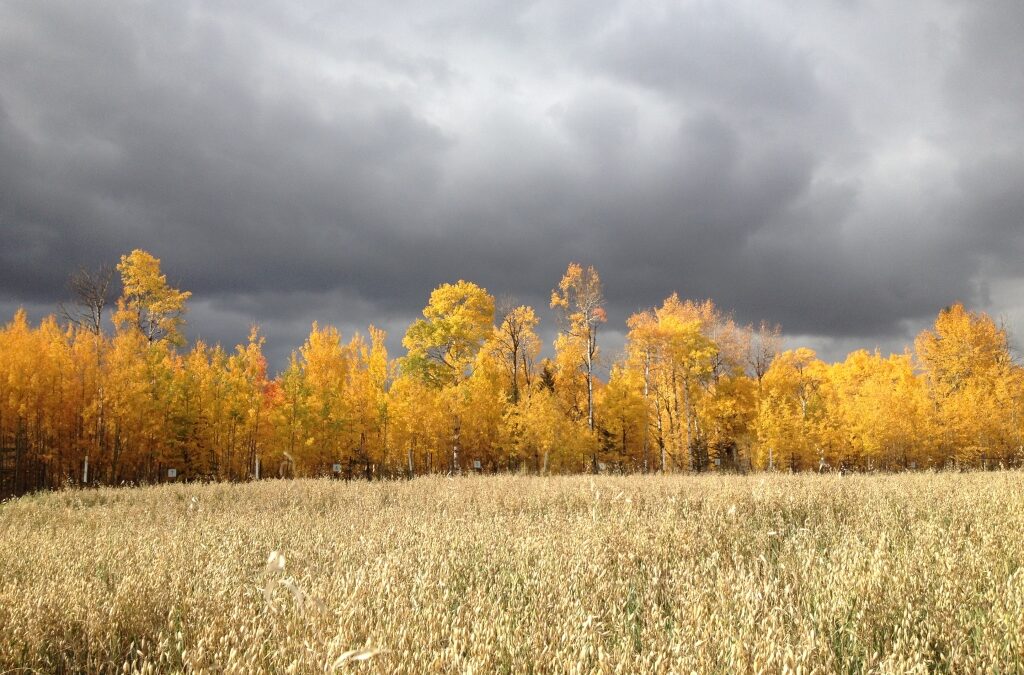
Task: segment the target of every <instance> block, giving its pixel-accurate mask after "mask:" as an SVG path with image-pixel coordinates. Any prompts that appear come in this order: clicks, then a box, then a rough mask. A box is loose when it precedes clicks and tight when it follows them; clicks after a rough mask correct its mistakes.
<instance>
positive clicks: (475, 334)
mask: <svg viewBox="0 0 1024 675" xmlns="http://www.w3.org/2000/svg"><path fill="white" fill-rule="evenodd" d="M493 331H494V297H493V296H491V294H490V293H488V292H487V290H486V289H484V288H481V287H480V286H477V285H476V284H474V283H472V282H469V281H462V280H460V281H458V282H457V283H454V284H443V285H441V286H438V287H437V288H435V289H434V291H433V292H432V293H431V294H430V301H429V302H428V303H427V306H426V307H424V308H423V318H422V319H418V320H416V321H415V322H414V323H413V324H412V325H411V326H409V329H408V331H406V333H405V337H404V338H403V339H402V344H403V345H405V348H406V349H408V350H409V352H408V355H407V356H406V357H405V360H404V362H403V368H404V369H405V370H406V371H407V372H409V373H410V374H414V375H416V376H417V377H419V378H421V379H422V380H423V381H424V382H427V383H429V384H430V385H431V386H433V387H435V388H438V389H441V390H443V391H445V393H446V394H447V397H446V399H447V400H448V403H449V405H450V406H451V419H452V470H453V471H456V472H458V471H461V465H460V463H459V448H460V437H459V436H460V433H461V410H460V409H461V403H462V396H463V394H464V393H465V392H464V391H463V387H462V384H463V383H464V382H465V381H466V379H467V378H468V377H469V376H470V375H471V374H472V366H473V364H474V363H475V361H476V356H477V353H478V352H479V351H480V348H481V347H482V346H483V344H484V341H485V340H486V339H487V338H488V337H489V336H490V335H491V334H492V332H493Z"/></svg>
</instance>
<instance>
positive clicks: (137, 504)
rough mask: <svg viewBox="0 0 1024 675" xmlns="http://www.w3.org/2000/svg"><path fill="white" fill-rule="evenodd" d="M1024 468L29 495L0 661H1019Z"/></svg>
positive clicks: (461, 666) (4, 515)
mask: <svg viewBox="0 0 1024 675" xmlns="http://www.w3.org/2000/svg"><path fill="white" fill-rule="evenodd" d="M1022 478H1024V474H1021V473H1018V472H1005V473H977V474H915V475H900V476H847V477H839V476H781V475H754V476H746V477H710V476H706V477H672V476H669V477H654V476H647V477H643V476H636V477H622V478H619V477H600V478H593V479H591V478H589V477H567V478H528V477H515V476H505V477H484V478H459V479H448V478H441V477H433V478H419V479H416V480H413V481H408V482H380V483H365V482H352V483H344V482H337V481H327V480H320V481H311V480H305V481H290V482H289V481H264V482H260V483H253V484H245V485H202V486H199V485H188V486H186V485H173V486H164V487H151V488H141V489H130V490H127V489H126V490H113V489H103V490H98V491H84V492H83V491H66V492H58V493H50V494H41V495H35V496H30V497H26V498H23V499H20V500H16V501H13V502H10V503H7V504H4V505H2V506H0V671H4V670H7V669H14V668H29V669H36V670H39V671H45V672H54V671H61V670H67V671H75V672H78V671H84V672H101V671H110V672H113V671H117V672H178V671H185V672H210V673H215V672H234V673H249V672H299V673H313V672H335V671H366V672H405V673H424V672H479V673H492V672H497V673H524V672H576V673H589V672H607V673H613V672H620V673H634V672H657V673H669V672H673V673H675V672H678V673H688V672H691V671H696V672H700V673H716V672H717V673H735V672H740V673H743V672H770V673H774V672H781V671H789V672H829V673H831V672H846V673H860V672H877V673H907V672H921V673H924V672H935V671H940V672H942V671H945V672H951V673H964V672H977V671H979V670H980V671H987V672H1020V671H1022V670H1024V572H1022V571H1021V564H1022V562H1024V542H1022V537H1021V535H1022V533H1024V490H1022V487H1024V480H1022Z"/></svg>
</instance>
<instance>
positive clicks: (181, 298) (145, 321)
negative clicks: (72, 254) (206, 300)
mask: <svg viewBox="0 0 1024 675" xmlns="http://www.w3.org/2000/svg"><path fill="white" fill-rule="evenodd" d="M117 271H118V272H120V273H121V283H122V285H123V287H124V291H123V293H122V295H121V298H120V299H118V301H117V313H116V314H115V322H116V323H118V324H119V325H122V326H132V327H134V328H136V329H137V330H138V331H140V332H141V333H142V334H143V335H144V336H145V337H146V340H148V341H149V342H150V343H153V342H161V341H163V342H167V343H169V344H172V345H180V344H183V343H184V340H185V338H184V336H182V334H181V326H182V325H183V324H184V323H185V319H184V314H185V311H186V307H185V301H186V300H188V299H189V297H190V296H191V295H192V294H191V293H190V292H188V291H179V290H178V289H176V288H173V287H171V286H170V285H169V284H168V283H167V277H166V276H165V275H163V274H161V273H160V259H159V258H155V257H153V256H152V255H151V254H149V253H147V252H146V251H143V250H141V249H135V250H134V251H132V252H131V253H129V254H127V255H123V256H121V262H120V263H118V265H117Z"/></svg>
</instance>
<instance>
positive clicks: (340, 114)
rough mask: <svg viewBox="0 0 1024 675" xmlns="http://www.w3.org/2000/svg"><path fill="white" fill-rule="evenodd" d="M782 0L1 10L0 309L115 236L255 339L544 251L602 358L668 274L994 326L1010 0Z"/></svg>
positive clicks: (202, 318)
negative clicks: (601, 305) (597, 274)
mask: <svg viewBox="0 0 1024 675" xmlns="http://www.w3.org/2000/svg"><path fill="white" fill-rule="evenodd" d="M805 5H806V3H792V2H789V1H788V0H777V1H775V2H764V3H734V4H728V5H722V4H715V3H682V4H678V3H664V4H657V5H650V4H647V3H645V4H643V5H637V4H635V3H624V2H598V3H582V2H567V3H560V4H557V5H556V4H554V3H512V4H509V3H503V2H486V1H482V2H469V1H465V2H453V3H445V4H443V5H436V6H432V5H430V4H426V5H424V4H422V3H390V4H387V3H385V4H381V3H368V2H350V3H344V4H342V5H338V4H337V3H323V2H319V3H318V2H307V3H303V4H302V5H301V6H297V5H296V4H295V3H285V2H273V1H269V0H268V1H265V2H253V3H244V4H242V5H239V4H236V3H227V2H207V3H198V2H192V3H189V2H182V3H143V2H139V3H134V4H131V5H124V4H123V3H110V2H98V3H89V4H88V5H85V4H82V3H78V2H73V1H71V0H66V1H57V0H43V1H41V2H28V1H19V0H16V1H15V2H10V3H5V4H3V5H0V309H5V308H6V309H13V307H15V306H16V305H18V304H24V305H26V306H28V307H30V308H31V310H32V311H33V312H34V313H39V312H42V311H44V308H46V307H48V306H53V305H54V304H55V303H56V302H57V301H58V300H60V299H62V298H63V297H64V295H65V290H64V289H65V283H66V278H67V275H68V273H69V272H70V271H71V270H73V269H74V268H76V267H78V266H80V265H90V266H92V265H96V264H98V263H100V262H114V261H116V259H117V257H118V256H119V255H120V254H121V253H124V252H126V251H128V250H130V249H131V248H133V247H142V248H146V249H148V250H150V251H152V252H153V253H155V254H156V255H158V256H159V257H161V258H162V259H163V263H164V269H165V271H166V272H167V273H168V275H169V277H170V278H171V279H172V281H174V282H175V283H177V284H179V285H180V286H182V287H183V288H187V289H190V290H192V291H193V292H194V294H195V302H194V303H193V311H192V314H191V328H190V333H191V334H192V335H193V336H201V337H203V338H205V339H209V340H214V341H223V342H226V343H234V342H237V341H239V340H242V339H244V337H245V333H246V331H247V326H248V324H249V323H251V322H258V323H260V324H262V325H263V326H264V330H265V332H266V334H267V337H268V347H269V350H270V353H271V355H272V359H273V360H274V362H275V363H278V364H280V363H283V360H284V358H285V355H286V354H287V352H288V350H290V349H291V348H294V347H296V346H298V344H299V343H300V342H301V340H302V339H303V337H304V335H305V333H306V331H307V330H308V326H309V323H310V322H311V321H312V320H314V319H319V320H321V321H322V322H324V321H329V322H332V323H336V324H338V325H339V326H341V327H342V328H343V330H345V331H346V332H347V333H351V332H352V331H354V330H356V329H358V328H360V327H365V325H366V324H368V323H370V322H374V323H377V324H378V325H383V326H385V327H386V328H388V329H389V330H390V331H391V332H392V338H393V339H392V341H391V347H392V349H393V350H397V349H398V345H399V343H400V333H401V332H402V329H403V328H404V326H405V325H406V324H407V323H408V321H410V320H411V319H412V318H413V316H414V315H415V314H416V313H417V312H418V311H419V310H420V309H421V308H422V306H423V304H424V303H425V301H426V298H427V296H428V294H429V291H430V289H431V288H432V287H433V286H435V285H437V284H439V283H442V282H445V281H451V280H455V279H458V278H468V279H472V280H475V281H477V282H478V283H481V284H483V285H485V286H487V287H488V288H489V289H490V290H491V291H492V292H495V293H499V294H506V293H507V294H513V295H516V296H519V297H520V298H522V299H523V300H525V301H529V302H532V303H534V304H536V305H538V306H539V307H545V306H546V302H545V300H546V295H547V292H548V290H549V289H550V288H551V287H552V286H553V285H554V284H555V283H556V282H557V280H558V278H559V275H560V274H561V272H562V271H563V270H564V267H565V265H566V264H567V263H568V262H569V261H570V260H581V261H584V262H591V263H593V264H595V265H597V266H598V268H599V270H600V271H601V273H602V276H603V278H604V280H605V283H606V290H607V296H608V298H609V303H610V324H609V330H608V338H609V340H608V346H609V349H610V350H611V351H614V350H615V349H616V348H617V347H618V346H619V345H620V344H621V339H622V338H621V330H622V324H623V322H624V321H625V318H626V317H627V316H628V314H629V313H630V312H632V311H635V310H637V309H641V308H644V307H647V306H651V305H655V304H658V303H660V301H661V300H662V299H663V298H664V297H665V296H667V295H668V294H669V293H670V292H672V291H679V292H680V293H681V294H682V295H684V296H689V297H707V296H710V297H713V298H715V299H716V301H717V302H718V303H719V304H720V305H722V306H724V307H727V308H734V309H735V311H736V313H737V316H738V318H739V319H741V320H743V321H757V320H759V319H761V318H767V319H770V320H774V321H780V322H782V323H783V326H784V328H785V329H786V330H787V331H788V332H789V333H791V334H792V335H794V336H796V337H798V338H799V339H802V340H806V341H807V342H809V343H811V344H813V345H815V346H817V347H819V348H820V349H821V350H822V353H823V355H824V356H826V357H830V358H835V357H838V356H841V353H842V351H844V350H846V349H849V348H851V347H852V346H856V345H862V346H865V347H869V348H870V347H874V346H875V345H879V346H883V347H885V348H899V345H901V344H903V343H904V342H905V341H906V340H907V338H908V336H911V335H912V334H913V332H914V331H916V330H917V329H919V328H920V326H921V325H923V324H924V323H926V322H927V321H928V320H929V319H930V318H931V317H932V316H933V315H934V313H935V312H936V311H937V310H938V309H939V308H940V307H942V306H943V305H946V304H949V303H950V302H952V301H953V300H957V299H959V300H963V301H965V302H968V303H970V304H972V305H973V306H975V307H978V308H983V309H989V310H990V311H993V312H996V313H1000V314H1003V315H1006V316H1008V317H1010V324H1011V325H1010V327H1011V329H1013V328H1015V325H1014V324H1013V321H1015V320H1016V317H1019V316H1024V313H1022V312H1021V306H1024V303H1019V301H1017V300H1016V299H1015V296H1014V294H1010V293H1002V292H1000V293H996V294H990V293H989V292H988V289H989V288H991V287H992V286H997V287H999V288H1007V287H1013V285H1014V284H1015V283H1016V282H1017V281H1018V280H1019V279H1020V277H1021V274H1020V272H1019V268H1018V266H1017V265H1016V261H1017V260H1018V259H1019V258H1020V253H1021V252H1022V249H1024V234H1022V233H1024V227H1022V223H1021V216H1020V214H1021V213H1022V207H1024V203H1022V198H1021V195H1022V194H1024V192H1022V190H1021V189H1020V185H1021V184H1022V180H1024V124H1022V122H1024V119H1022V116H1024V101H1022V100H1021V99H1022V97H1024V86H1021V85H1022V77H1024V75H1022V73H1024V48H1022V47H1021V44H1022V43H1021V41H1020V40H1019V36H1018V35H1017V32H1016V30H1015V27H1016V26H1019V25H1021V21H1022V20H1024V9H1022V8H1021V7H1020V6H1019V3H1013V2H1009V1H1004V2H996V3H984V4H979V3H966V2H957V1H954V0H949V1H948V2H939V3H935V2H925V1H924V0H921V1H920V2H908V3H901V4H900V6H899V7H898V8H897V7H894V6H892V5H891V4H881V3H867V2H864V3H860V2H858V3H846V2H833V3H813V5H812V6H805ZM1018 304H1020V305H1021V306H1018ZM8 313H9V312H8ZM545 316H546V317H548V318H550V317H549V315H548V314H547V313H545ZM1019 328H1020V329H1021V330H1024V325H1022V326H1020V327H1019ZM549 329H550V322H549Z"/></svg>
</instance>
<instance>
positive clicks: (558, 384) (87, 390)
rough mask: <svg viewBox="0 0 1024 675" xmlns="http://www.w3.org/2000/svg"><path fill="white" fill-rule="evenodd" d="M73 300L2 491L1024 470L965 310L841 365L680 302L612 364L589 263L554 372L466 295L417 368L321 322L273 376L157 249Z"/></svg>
mask: <svg viewBox="0 0 1024 675" xmlns="http://www.w3.org/2000/svg"><path fill="white" fill-rule="evenodd" d="M115 273H116V275H117V276H118V277H119V280H120V287H121V289H122V290H121V294H120V297H118V298H117V299H116V301H115V302H113V303H111V302H110V297H111V295H112V291H113V288H114V285H115V284H114V280H115ZM71 288H72V290H73V296H74V300H73V301H72V302H71V303H69V304H68V305H62V306H61V311H60V313H59V316H58V315H51V316H49V317H47V318H45V319H43V320H42V321H41V322H40V323H39V324H38V325H37V326H32V325H30V323H29V321H28V319H27V316H26V313H25V312H24V311H23V310H19V311H18V312H17V313H16V314H15V315H14V317H13V319H12V320H11V322H10V323H8V324H7V325H6V326H5V327H3V329H2V330H0V493H8V494H10V493H21V492H25V491H28V490H31V489H37V488H42V487H56V486H61V485H66V484H79V483H87V484H122V483H126V482H127V483H152V482H160V481H166V480H171V479H173V480H246V479H251V478H256V477H261V476H297V475H301V476H316V475H331V474H335V475H343V476H346V477H352V476H365V477H366V478H377V477H397V476H412V475H417V474H421V473H437V472H469V471H484V472H497V471H523V472H530V473H538V474H549V473H570V472H588V471H622V472H653V471H659V472H677V471H692V472H700V471H748V470H761V469H775V470H792V471H803V470H825V469H836V470H839V469H842V470H873V469H881V470H902V469H914V468H917V469H923V468H933V467H947V466H960V467H985V466H989V467H993V466H999V465H1002V466H1016V465H1017V464H1018V463H1019V462H1020V459H1021V456H1022V440H1021V432H1022V425H1024V419H1022V414H1021V413H1022V411H1024V379H1022V372H1024V371H1022V368H1021V366H1019V365H1017V364H1016V363H1014V361H1013V359H1012V358H1011V354H1010V348H1009V344H1008V339H1007V334H1006V331H1005V329H1004V328H1003V327H1001V326H1000V325H998V324H996V322H994V321H993V320H992V319H991V318H990V317H989V316H987V315H986V314H984V313H980V312H970V311H968V310H967V309H965V308H964V307H963V306H962V305H960V304H956V305H953V306H951V307H948V308H946V309H944V310H943V311H942V312H941V313H940V314H939V315H938V317H937V319H936V321H935V324H934V326H933V327H931V328H930V329H928V330H925V331H923V332H922V333H921V334H920V335H918V336H917V339H916V340H915V342H914V349H913V351H910V350H908V351H907V352H905V353H903V354H894V355H891V356H882V355H881V354H879V353H878V352H877V351H876V352H868V351H863V350H862V351H856V352H853V353H851V354H850V355H849V356H848V357H847V358H846V360H845V361H843V362H841V363H834V364H827V363H824V362H823V361H821V360H820V359H818V358H817V356H816V355H815V353H814V352H813V351H812V350H810V349H804V348H801V349H795V350H789V351H781V349H780V342H781V339H780V330H779V328H778V326H773V325H769V324H765V323H762V324H761V325H760V326H758V327H756V328H755V327H753V326H743V325H739V324H737V323H736V322H735V321H734V319H733V317H732V316H731V315H730V314H729V313H728V312H724V311H722V310H721V309H720V308H718V307H716V306H715V304H714V303H713V302H712V301H711V300H705V301H699V302H698V301H692V300H684V299H681V298H680V297H679V296H678V295H676V294H673V295H671V296H670V297H668V298H667V299H666V300H665V301H664V302H663V303H662V304H661V305H660V306H658V307H655V308H651V309H649V310H646V311H641V312H638V313H636V314H634V315H633V316H631V317H630V318H629V320H628V322H627V328H628V333H627V339H626V345H625V349H624V351H623V353H622V355H621V356H619V357H618V358H617V359H614V360H612V361H611V362H610V363H609V362H606V361H605V360H604V358H603V356H602V354H601V350H600V346H599V333H600V329H601V327H602V325H603V324H605V323H606V320H607V319H606V314H605V300H604V295H603V290H602V285H601V280H600V277H599V275H598V272H597V271H596V270H595V269H594V268H593V267H583V266H581V265H579V264H576V263H573V264H570V265H569V266H568V269H567V270H566V273H565V275H564V276H563V277H562V279H561V280H560V281H559V283H558V284H557V286H555V288H554V290H553V291H552V295H551V303H550V305H551V308H553V309H555V310H556V311H557V314H558V317H559V326H558V334H557V339H556V340H555V343H554V356H553V357H552V358H543V359H542V358H541V357H540V354H541V340H540V339H539V337H538V334H537V326H538V323H539V319H538V316H537V313H536V311H535V309H534V308H532V307H529V306H526V305H521V304H517V303H515V302H510V301H502V302H496V300H495V298H494V296H492V295H491V294H490V293H488V292H487V290H486V289H484V288H481V287H480V286H478V285H476V284H474V283H471V282H468V281H458V282H456V283H452V284H444V285H442V286H439V287H438V288H436V289H434V291H433V292H432V293H431V294H430V298H429V301H428V302H427V305H426V307H425V308H424V309H423V313H422V316H421V317H420V318H419V319H417V320H416V321H415V322H413V323H412V325H410V326H409V328H408V330H407V331H406V334H405V336H404V339H403V346H404V347H405V349H406V354H405V355H404V356H402V357H400V358H395V359H392V358H389V356H388V353H387V349H386V347H385V337H386V336H385V333H384V332H383V331H381V330H379V329H377V328H375V327H373V326H370V327H369V330H368V331H367V335H365V336H363V335H360V334H356V335H354V336H352V337H350V338H349V339H347V340H345V339H343V337H342V335H341V334H340V333H339V331H338V330H337V329H336V328H334V327H332V326H320V325H318V324H317V323H314V324H313V325H312V328H311V330H310V333H309V336H308V338H307V339H306V340H305V342H304V343H303V344H302V345H301V346H300V347H299V348H298V349H297V350H295V351H294V352H292V354H291V357H290V359H289V362H288V365H287V367H286V368H285V369H284V370H283V371H282V372H281V373H279V374H278V375H277V376H276V377H271V376H270V375H269V374H268V370H267V362H266V359H265V358H264V356H263V344H264V340H263V337H262V336H261V335H260V332H259V330H258V328H255V327H254V328H253V329H252V331H251V333H250V335H249V337H248V340H247V341H246V342H245V343H244V344H241V345H238V346H237V347H235V348H234V349H233V350H230V351H229V350H225V349H224V348H222V347H221V346H220V345H208V344H205V343H204V342H202V341H196V342H195V343H193V344H191V345H187V344H186V341H185V339H184V336H183V333H182V328H183V325H184V317H185V314H186V311H187V302H188V300H189V297H190V293H188V292H187V291H181V290H179V289H176V288H173V287H172V286H171V285H170V284H169V283H168V282H167V279H166V276H165V275H164V274H163V273H162V271H161V268H160V261H159V260H158V259H157V258H155V257H153V256H152V255H151V254H149V253H147V252H145V251H141V250H135V251H133V252H131V253H130V254H127V255H124V256H122V257H121V260H120V263H119V264H118V265H117V266H116V268H108V269H100V270H96V271H83V272H80V273H78V274H76V275H74V276H73V277H72V281H71ZM111 304H112V305H113V306H112V307H110V308H108V305H111ZM108 309H110V310H112V311H109V312H108ZM108 313H109V315H110V316H109V317H108V316H107V314H108ZM108 319H109V321H108ZM108 325H109V326H111V327H112V328H111V329H110V330H108V329H107V326H108ZM600 363H604V364H605V365H608V366H610V368H609V376H608V377H607V378H606V379H601V378H599V377H598V376H597V374H596V372H595V370H596V366H597V365H598V364H600Z"/></svg>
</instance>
